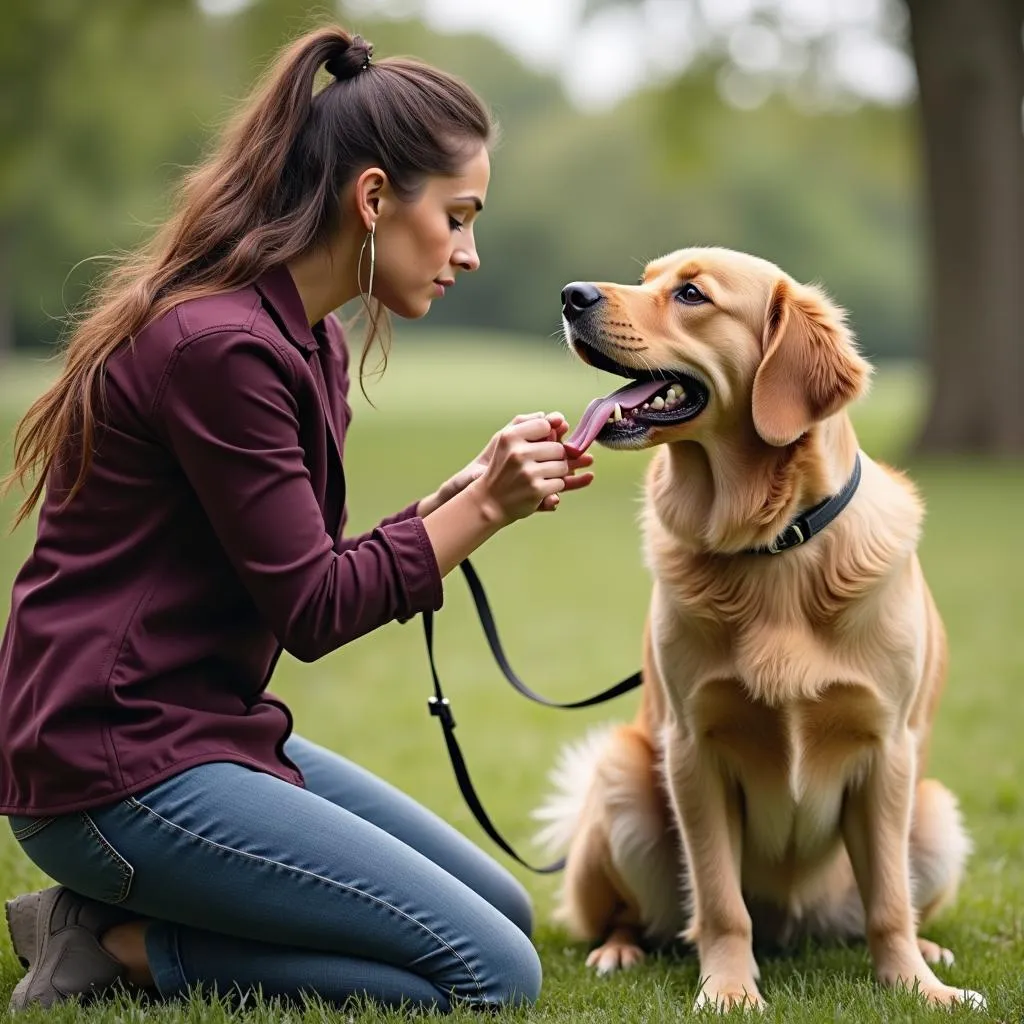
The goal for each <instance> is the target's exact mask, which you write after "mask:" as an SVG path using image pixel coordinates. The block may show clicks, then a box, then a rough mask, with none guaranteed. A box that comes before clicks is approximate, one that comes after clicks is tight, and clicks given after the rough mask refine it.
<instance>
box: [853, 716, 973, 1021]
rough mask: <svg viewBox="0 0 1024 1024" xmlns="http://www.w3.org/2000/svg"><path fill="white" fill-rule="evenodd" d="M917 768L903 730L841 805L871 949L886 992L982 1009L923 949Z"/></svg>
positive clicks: (907, 734) (884, 747) (881, 751)
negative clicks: (917, 913) (917, 903)
mask: <svg viewBox="0 0 1024 1024" xmlns="http://www.w3.org/2000/svg"><path fill="white" fill-rule="evenodd" d="M914 768H915V752H914V742H913V739H912V737H911V735H910V732H909V730H906V729H904V730H902V732H901V734H900V735H899V736H897V737H894V738H891V739H889V740H887V741H886V742H884V743H883V745H882V746H881V747H880V748H879V749H878V750H877V752H876V755H875V758H874V760H873V762H872V766H871V769H870V771H869V773H868V775H867V778H866V779H865V780H864V782H863V783H862V784H861V785H860V786H858V787H857V788H856V789H855V790H853V791H851V792H850V793H849V794H848V797H847V800H846V803H845V805H844V810H843V822H842V828H843V839H844V841H845V843H846V848H847V851H848V853H849V855H850V862H851V864H852V865H853V872H854V875H855V877H856V879H857V888H858V889H859V890H860V895H861V899H862V900H863V901H864V917H865V925H866V934H867V943H868V949H869V950H870V952H871V959H872V961H873V962H874V965H875V973H876V974H877V976H878V980H879V981H881V982H882V983H883V984H885V985H906V986H907V987H908V988H913V987H914V985H915V984H916V985H917V986H918V988H919V991H920V992H921V994H922V995H923V996H924V997H925V998H926V999H927V1000H929V1001H930V1002H933V1003H939V1004H949V1003H953V1002H969V1003H973V1004H974V1005H976V1006H977V1007H979V1008H981V1007H984V1005H985V1000H984V998H983V997H982V996H980V995H979V994H978V993H977V992H972V991H971V990H969V989H958V988H953V987H952V986H950V985H944V984H943V983H942V982H941V981H940V980H939V979H938V978H937V977H936V976H935V974H934V972H933V971H932V969H931V968H930V967H929V966H928V965H927V964H926V963H925V960H924V957H923V956H922V955H921V951H920V949H919V947H918V943H917V934H916V933H917V929H916V923H915V920H914V911H913V906H912V903H911V895H910V823H911V814H912V809H913V808H912V801H913V795H914V789H915V770H914Z"/></svg>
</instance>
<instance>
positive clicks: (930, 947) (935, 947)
mask: <svg viewBox="0 0 1024 1024" xmlns="http://www.w3.org/2000/svg"><path fill="white" fill-rule="evenodd" d="M917 948H918V949H920V950H921V956H923V957H924V959H925V962H926V963H929V964H945V965H946V966H947V967H951V966H952V964H953V961H954V960H956V957H955V956H953V950H951V949H946V948H945V947H944V946H940V945H939V944H938V943H937V942H932V941H931V939H921V938H919V939H918V940H917Z"/></svg>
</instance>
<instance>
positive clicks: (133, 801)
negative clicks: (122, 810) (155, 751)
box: [128, 797, 484, 1001]
mask: <svg viewBox="0 0 1024 1024" xmlns="http://www.w3.org/2000/svg"><path fill="white" fill-rule="evenodd" d="M128 803H129V804H130V805H132V806H133V807H134V808H135V809H136V810H142V811H145V812H146V813H147V814H150V815H152V816H153V817H154V818H156V819H157V821H161V822H163V823H164V824H165V825H168V826H169V827H170V828H173V829H176V830H177V831H179V832H182V833H184V834H185V835H187V836H190V837H191V838H193V839H196V840H198V841H199V842H201V843H206V844H207V845H208V846H212V847H215V848H216V849H218V850H224V851H225V852H227V853H233V854H234V855H235V856H237V857H245V858H247V859H249V860H254V861H258V862H260V863H261V864H269V865H271V866H273V867H276V868H282V869H284V870H285V871H291V872H295V873H296V874H300V875H306V876H307V877H309V878H314V879H316V880H317V881H319V882H323V883H325V884H326V885H329V886H333V887H336V888H338V889H342V890H345V891H346V892H350V893H354V894H355V895H357V896H361V897H362V898H363V899H366V900H370V901H371V902H373V903H377V904H380V906H382V907H384V908H385V909H387V910H389V911H391V913H393V914H396V915H397V916H399V917H401V918H404V919H405V920H407V921H408V922H409V923H410V924H412V925H414V926H415V927H417V928H419V929H422V930H423V931H424V932H426V933H427V934H428V935H429V936H430V937H431V938H433V939H434V940H435V941H436V942H437V943H438V944H439V945H440V946H442V947H443V948H444V949H446V950H448V952H449V953H451V954H452V955H453V956H454V957H455V958H456V960H458V961H459V962H460V963H461V964H462V965H463V967H464V968H465V969H466V971H467V973H468V974H469V976H470V978H472V979H473V984H474V986H476V991H477V997H478V998H479V999H480V1000H481V1001H483V1000H484V991H483V986H482V985H481V984H480V979H479V978H477V976H476V973H475V972H474V971H473V968H472V967H471V966H470V965H469V963H468V962H467V961H466V959H465V957H463V956H462V954H461V953H460V952H459V951H458V950H457V949H455V948H454V947H453V946H452V945H451V944H450V943H448V942H446V941H445V940H444V939H443V938H442V937H441V936H440V935H438V934H437V932H435V931H434V930H433V929H432V928H430V927H428V926H427V925H425V924H423V923H422V922H421V921H417V920H416V919H415V918H414V917H410V915H409V914H407V913H406V912H405V911H404V910H400V909H399V908H398V907H396V906H394V905H393V904H391V903H388V902H387V900H382V899H381V898H380V897H379V896H374V895H373V894H372V893H368V892H364V891H363V890H362V889H359V888H357V887H356V886H354V885H348V884H347V883H345V882H338V881H335V880H334V879H333V878H326V877H324V876H323V875H318V874H317V873H316V872H315V871H309V870H307V869H306V868H300V867H295V866H294V865H292V864H284V863H282V862H281V861H276V860H271V859H270V858H269V857H261V856H260V855H259V854H255V853H247V852H246V851H245V850H236V849H235V848H234V847H232V846H225V845H224V844H223V843H218V842H215V841H214V840H212V839H207V838H206V837H205V836H201V835H198V834H197V833H195V832H192V831H191V830H189V829H187V828H185V827H184V826H183V825H178V824H177V823H176V822H173V821H170V820H168V819H167V818H165V817H164V816H163V815H162V814H161V813H160V812H159V811H156V810H154V809H153V808H152V807H149V806H148V805H147V804H144V803H143V802H142V801H141V800H139V799H138V798H137V797H129V798H128ZM416 959H417V961H418V960H420V959H422V957H417V958H416Z"/></svg>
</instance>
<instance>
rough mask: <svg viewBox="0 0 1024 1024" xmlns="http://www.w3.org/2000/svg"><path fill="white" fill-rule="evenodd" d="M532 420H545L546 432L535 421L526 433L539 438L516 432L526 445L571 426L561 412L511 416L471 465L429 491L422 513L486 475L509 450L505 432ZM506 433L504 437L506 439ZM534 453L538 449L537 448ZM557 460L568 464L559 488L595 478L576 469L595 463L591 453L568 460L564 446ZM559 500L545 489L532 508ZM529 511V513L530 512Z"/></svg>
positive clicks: (555, 438) (556, 436)
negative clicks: (508, 422)
mask: <svg viewBox="0 0 1024 1024" xmlns="http://www.w3.org/2000/svg"><path fill="white" fill-rule="evenodd" d="M531 420H532V421H538V420H541V421H546V422H547V426H548V429H547V431H546V433H545V432H543V431H542V430H541V426H540V424H539V423H535V424H534V425H533V426H532V427H530V428H527V433H528V434H529V435H530V436H531V437H533V436H536V437H538V440H537V441H528V440H525V439H524V438H522V437H521V435H518V434H517V435H516V438H517V440H518V441H521V442H522V443H523V444H526V445H535V444H542V443H546V444H550V443H553V442H560V441H561V439H562V437H564V436H565V434H566V432H567V431H568V429H569V424H568V422H567V421H566V419H565V417H564V416H563V415H562V414H561V413H560V412H552V413H547V414H545V413H542V412H533V413H526V414H525V415H521V416H516V418H515V419H514V420H512V422H511V423H510V424H509V425H508V426H507V427H505V428H504V430H501V431H499V432H498V433H497V434H495V435H494V437H492V438H491V440H490V441H489V442H488V444H487V447H486V448H484V450H483V451H482V452H481V453H480V454H479V455H478V456H477V457H476V458H475V459H474V460H473V461H472V462H471V463H470V464H469V465H468V466H466V467H465V469H462V470H460V471H459V472H458V473H456V474H455V476H453V477H452V478H451V479H450V480H448V481H446V482H445V483H444V484H442V485H441V487H440V488H438V490H437V491H436V492H435V493H434V494H432V495H430V497H428V498H424V499H423V500H422V501H421V502H420V503H419V507H418V509H417V512H418V513H419V515H421V516H427V515H429V514H430V513H431V512H433V511H435V510H436V509H438V508H440V507H441V506H442V505H443V504H444V503H445V502H447V501H449V500H450V499H451V498H453V497H455V495H456V494H459V493H460V492H461V491H463V490H465V489H466V488H467V487H468V486H469V485H470V484H472V483H473V482H474V481H476V480H479V479H480V478H481V477H483V476H484V474H485V473H486V472H487V470H488V468H489V467H490V466H491V465H492V463H493V460H494V457H495V454H496V453H500V454H501V455H502V457H504V456H505V455H506V454H507V452H506V450H505V448H504V447H503V445H504V446H506V447H507V446H508V445H510V444H512V440H511V439H509V438H507V437H506V435H507V434H508V433H509V432H514V431H515V429H516V428H519V427H520V426H521V425H522V424H524V423H527V422H529V421H531ZM503 437H506V440H505V441H503ZM558 448H561V445H560V444H559V445H558ZM546 451H547V452H548V454H549V455H551V454H552V453H554V451H555V449H554V448H548V449H546ZM534 454H537V453H536V452H534ZM557 461H560V462H565V466H566V471H565V473H563V474H562V475H561V477H560V479H561V480H562V481H563V483H564V486H563V487H562V488H560V490H566V491H575V490H579V489H580V488H581V487H586V486H587V485H588V484H589V483H591V481H592V480H593V479H594V475H593V473H582V474H580V475H579V476H577V475H576V472H577V470H580V469H585V468H586V467H587V466H590V465H592V464H593V461H594V458H593V456H592V455H587V454H584V455H582V456H580V458H578V459H570V460H567V461H566V459H565V451H564V449H562V450H561V451H560V452H559V453H558V454H557ZM549 469H550V467H549ZM558 503H559V498H558V493H557V491H556V492H554V493H545V494H544V495H543V497H542V498H541V499H540V501H539V502H538V504H537V505H536V506H535V507H534V508H532V509H530V511H531V512H532V511H541V512H552V511H554V510H555V509H556V508H557V507H558ZM526 514H527V515H528V514H529V512H527V513H526ZM515 518H522V516H516V517H515Z"/></svg>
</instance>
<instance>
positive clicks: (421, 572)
mask: <svg viewBox="0 0 1024 1024" xmlns="http://www.w3.org/2000/svg"><path fill="white" fill-rule="evenodd" d="M294 374H295V371H294V370H293V368H292V367H291V365H290V364H289V362H288V360H287V357H286V355H285V354H284V353H283V352H281V351H279V350H278V349H277V348H276V347H275V345H274V344H273V343H272V342H270V341H267V340H264V339H261V338H257V337H255V336H253V335H250V334H246V333H243V332H237V333H234V332H218V333H217V334H215V335H208V336H205V337H203V338H200V339H198V340H195V341H193V342H191V343H188V344H187V345H185V346H184V347H182V348H181V349H180V350H179V351H178V353H177V354H176V357H174V358H173V359H172V362H171V363H170V364H169V366H168V369H167V372H166V373H165V376H164V384H163V387H162V389H161V391H160V393H159V395H158V398H157V403H156V409H155V411H156V414H157V419H158V421H159V422H161V423H162V425H163V427H164V430H165V431H166V437H167V440H168V442H169V444H170V447H171V449H172V451H173V452H174V454H175V455H176V457H177V458H178V460H179V462H180V464H181V467H182V469H183V470H184V472H185V475H186V476H187V478H188V480H189V483H190V484H191V486H192V488H193V489H194V491H195V493H196V495H197V496H198V498H199V501H200V502H201V503H202V505H203V508H204V509H205V511H206V513H207V515H208V516H209V519H210V522H211V524H212V526H213V529H214V531H215V532H216V534H217V536H218V538H219V540H220V542H221V544H222V545H223V547H224V550H225V551H226V553H227V555H228V558H229V559H230V561H231V563H232V565H233V566H234V567H235V569H236V571H237V572H238V574H239V576H240V578H241V579H242V581H243V583H244V585H245V587H246V588H247V590H248V591H249V593H250V594H251V595H252V598H253V600H254V602H255V603H256V606H257V607H258V608H259V610H260V612H261V614H262V615H263V617H264V619H265V620H266V621H267V623H268V624H269V626H270V628H271V629H272V630H273V632H274V634H275V635H276V636H277V638H278V640H279V642H280V643H281V645H282V646H283V647H284V648H285V650H287V651H288V652H289V653H291V654H293V655H294V656H295V657H297V658H299V659H300V660H302V661H313V660H315V659H317V658H319V657H321V656H323V655H324V654H327V653H328V652H330V651H332V650H334V649H335V648H337V647H340V646H341V645H342V644H345V643H347V642H348V641H350V640H354V639H355V638H356V637H359V636H362V635H363V634H365V633H367V632H369V631H370V630H372V629H375V628H376V627H377V626H381V625H383V624H385V623H387V622H390V621H392V620H394V619H397V620H399V621H403V622H404V621H406V620H408V619H409V618H412V616H414V615H416V614H417V613H419V612H423V611H426V610H437V609H438V608H440V607H441V604H442V601H443V587H442V583H441V575H440V571H439V569H438V565H437V559H436V557H435V555H434V550H433V547H432V545H431V543H430V539H429V537H428V536H427V532H426V529H425V528H424V526H423V520H422V519H420V518H418V517H416V516H415V506H411V508H412V512H413V514H412V515H407V514H406V513H408V512H409V509H404V510H403V511H402V512H401V513H399V515H398V516H397V517H392V518H391V520H386V521H385V522H384V523H382V524H381V525H379V526H378V527H377V528H376V529H374V530H372V531H370V532H369V533H367V534H364V535H363V536H361V537H360V538H358V539H353V541H351V542H349V543H346V544H345V545H343V546H342V550H340V551H335V550H334V547H333V542H332V538H331V537H330V535H329V534H328V533H327V529H326V526H325V524H324V519H323V514H322V512H321V509H320V506H319V504H318V503H317V500H316V495H315V493H314V491H313V487H312V484H311V482H310V477H309V471H308V470H307V468H306V466H305V463H304V462H303V450H302V447H301V444H300V431H299V419H298V415H299V407H298V402H297V400H296V397H295V394H294V391H293V388H294V386H295V381H294Z"/></svg>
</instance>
